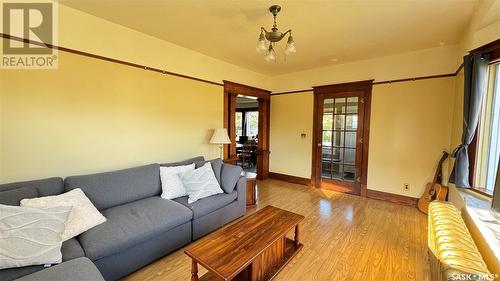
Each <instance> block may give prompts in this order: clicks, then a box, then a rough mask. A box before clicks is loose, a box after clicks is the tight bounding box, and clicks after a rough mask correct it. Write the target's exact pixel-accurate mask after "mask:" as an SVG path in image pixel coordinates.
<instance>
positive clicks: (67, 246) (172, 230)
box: [0, 157, 246, 280]
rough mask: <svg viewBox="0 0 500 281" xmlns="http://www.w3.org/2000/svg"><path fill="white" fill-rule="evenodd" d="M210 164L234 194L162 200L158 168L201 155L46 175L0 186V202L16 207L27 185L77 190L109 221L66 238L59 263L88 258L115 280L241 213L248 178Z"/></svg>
mask: <svg viewBox="0 0 500 281" xmlns="http://www.w3.org/2000/svg"><path fill="white" fill-rule="evenodd" d="M210 162H211V163H212V168H213V170H214V173H215V175H216V178H217V180H218V181H219V183H220V184H221V186H222V187H223V189H224V190H232V192H230V193H222V194H217V195H213V196H210V197H207V198H203V199H200V200H198V201H197V202H195V203H193V204H188V203H187V197H182V198H177V199H174V200H167V199H162V198H160V194H161V181H160V175H159V168H160V166H178V165H185V164H190V163H195V164H196V166H197V167H199V166H201V165H202V164H204V163H205V160H204V159H203V157H196V158H193V159H189V160H186V161H183V162H177V163H165V164H150V165H145V166H140V167H134V168H130V169H125V170H118V171H113V172H106V173H99V174H91V175H80V176H70V177H68V178H66V179H64V180H63V179H61V178H50V179H44V180H36V181H30V182H19V183H11V184H4V185H0V204H2V200H3V201H4V204H5V203H6V202H5V201H6V200H7V201H8V202H10V204H11V205H15V204H16V203H17V204H19V201H20V200H21V199H22V198H25V197H36V196H33V194H32V193H30V192H26V187H28V188H31V189H33V188H36V191H37V192H38V196H49V195H56V194H60V193H64V192H66V191H69V190H72V189H75V188H81V189H82V190H83V191H84V193H85V194H86V196H87V197H88V198H89V199H90V200H91V201H92V203H93V204H94V205H95V206H96V208H97V209H98V210H99V211H100V212H101V213H102V214H103V215H104V216H105V217H106V218H107V221H106V222H105V223H103V224H100V225H98V226H96V227H94V228H92V229H90V230H88V231H86V232H84V233H82V234H81V235H79V236H78V237H76V238H72V239H70V240H68V241H66V242H64V243H63V247H62V249H61V251H62V254H63V264H64V263H66V261H69V260H74V259H78V258H81V257H86V258H88V259H90V260H91V261H92V262H93V263H94V264H95V266H96V267H97V268H98V269H99V271H100V273H101V274H102V276H103V277H104V279H106V280H117V279H119V278H121V277H123V276H125V275H127V274H130V273H132V272H134V271H136V270H137V269H139V268H141V267H143V266H145V265H147V264H149V263H151V262H153V261H155V260H157V259H159V258H161V257H163V256H165V255H167V254H169V253H171V252H173V251H175V250H177V249H179V248H181V247H183V246H185V245H187V244H188V243H190V242H191V241H193V240H196V239H198V238H200V237H202V236H204V235H206V234H207V233H210V232H211V231H213V230H215V229H217V228H219V227H221V226H223V225H224V224H226V223H228V222H230V221H232V220H234V219H236V218H239V217H241V216H243V215H244V214H245V210H246V205H245V188H246V180H245V178H244V177H241V176H240V174H241V168H240V167H237V166H232V165H228V164H223V163H222V161H221V160H220V159H215V160H211V161H210ZM224 187H226V188H224ZM227 187H231V188H227ZM5 191H10V192H5ZM2 194H4V196H3V195H2ZM5 197H8V198H7V199H6V198H5ZM16 197H19V198H16ZM2 198H3V199H2ZM12 202H14V203H12ZM63 264H61V265H63ZM53 268H56V267H53ZM42 269H43V267H42V266H28V267H22V268H12V269H4V270H0V280H14V279H16V278H20V277H22V276H25V275H28V274H31V273H34V272H37V271H40V270H42ZM51 269H52V268H51ZM43 271H46V270H43ZM26 278H29V276H26ZM34 280H36V279H34Z"/></svg>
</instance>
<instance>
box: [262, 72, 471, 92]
mask: <svg viewBox="0 0 500 281" xmlns="http://www.w3.org/2000/svg"><path fill="white" fill-rule="evenodd" d="M463 67H464V65H463V64H461V65H460V66H459V67H458V68H457V70H456V71H455V72H453V73H448V74H438V75H429V76H418V77H412V78H402V79H396V80H385V81H373V80H372V81H373V83H372V84H373V85H380V84H391V83H399V82H409V81H417V80H425V79H436V78H445V77H453V76H457V75H458V73H460V71H461V70H462V68H463ZM368 81H369V80H368ZM344 84H347V83H344ZM319 87H322V86H319ZM319 87H318V88H319ZM314 88H316V87H312V88H311V89H303V90H296V91H288V92H276V93H271V96H277V95H288V94H296V93H305V92H311V91H313V90H314Z"/></svg>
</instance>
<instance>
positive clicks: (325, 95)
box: [313, 83, 371, 195]
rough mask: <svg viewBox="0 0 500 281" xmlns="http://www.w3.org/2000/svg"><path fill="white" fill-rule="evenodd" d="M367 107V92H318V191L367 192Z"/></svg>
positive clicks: (346, 90) (316, 139)
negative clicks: (322, 189)
mask: <svg viewBox="0 0 500 281" xmlns="http://www.w3.org/2000/svg"><path fill="white" fill-rule="evenodd" d="M370 85H371V83H370ZM370 93H371V87H370ZM366 105H367V91H366V90H365V89H360V90H350V89H349V87H347V89H344V90H342V87H341V88H337V89H335V87H334V88H330V90H328V89H327V88H323V89H322V90H318V88H315V106H316V108H315V114H316V116H315V119H316V122H315V123H316V124H315V126H314V127H315V137H314V140H315V143H313V145H314V148H313V152H315V153H314V157H313V158H314V160H313V161H314V162H315V163H313V171H314V172H315V175H313V177H314V178H315V184H316V186H317V187H321V188H325V189H332V190H336V191H341V192H346V193H351V194H356V195H360V194H361V193H362V185H363V187H364V189H365V190H366V168H367V165H366V163H364V162H366V161H367V155H368V154H367V143H366V146H365V138H367V137H368V130H367V126H368V125H369V124H365V123H366V122H365V121H366V118H365V117H366V114H367V113H368V111H369V110H367V108H366ZM366 141H368V140H367V139H366ZM365 148H366V152H365V151H364V150H365Z"/></svg>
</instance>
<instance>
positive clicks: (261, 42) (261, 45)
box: [255, 40, 266, 53]
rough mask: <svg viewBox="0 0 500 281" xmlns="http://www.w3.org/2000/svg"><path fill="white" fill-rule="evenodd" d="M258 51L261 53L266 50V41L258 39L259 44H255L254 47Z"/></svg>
mask: <svg viewBox="0 0 500 281" xmlns="http://www.w3.org/2000/svg"><path fill="white" fill-rule="evenodd" d="M255 49H256V50H257V52H258V53H262V52H265V51H266V41H264V40H259V45H257V48H255Z"/></svg>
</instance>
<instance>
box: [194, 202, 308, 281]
mask: <svg viewBox="0 0 500 281" xmlns="http://www.w3.org/2000/svg"><path fill="white" fill-rule="evenodd" d="M303 219H304V216H302V215H299V214H295V213H292V212H289V211H285V210H282V209H279V208H276V207H273V206H266V207H264V208H262V209H261V210H259V211H257V212H255V213H253V214H251V215H249V216H247V217H245V218H243V219H242V220H240V221H237V222H235V223H233V224H231V225H229V226H226V227H224V228H222V229H219V230H217V231H215V232H213V233H211V234H209V235H207V236H205V237H203V238H201V239H200V240H198V241H196V242H194V243H193V244H191V245H189V246H188V247H187V249H186V250H185V251H184V252H185V253H186V254H187V255H188V256H189V257H191V259H192V267H191V280H192V281H198V280H203V281H206V280H252V281H260V280H271V279H272V278H273V277H275V276H276V274H277V273H278V272H279V271H280V270H281V269H283V268H284V267H285V265H286V264H287V263H288V262H289V261H290V260H291V259H292V258H293V257H294V256H295V255H296V254H297V253H298V252H299V251H300V250H301V249H302V244H301V243H300V242H299V222H301V221H302V220H303ZM294 228H295V237H294V240H291V239H289V238H287V237H286V234H287V233H288V232H290V231H291V230H292V229H294ZM198 264H201V265H202V266H203V267H204V268H206V269H207V270H208V273H207V274H205V275H203V276H202V277H200V279H198Z"/></svg>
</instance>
